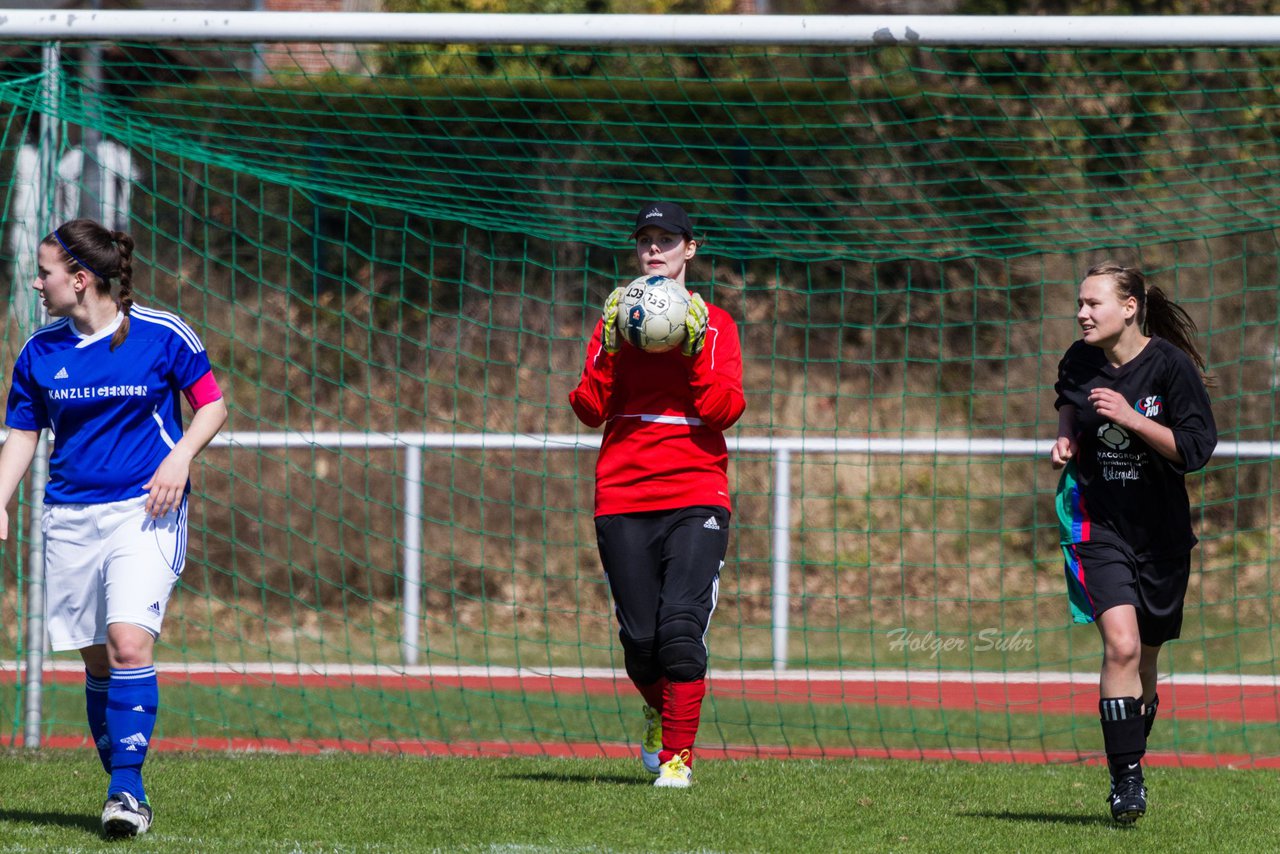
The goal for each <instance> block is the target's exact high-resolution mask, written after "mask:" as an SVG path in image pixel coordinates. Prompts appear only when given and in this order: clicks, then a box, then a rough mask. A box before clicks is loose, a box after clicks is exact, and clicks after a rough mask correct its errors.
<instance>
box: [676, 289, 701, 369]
mask: <svg viewBox="0 0 1280 854" xmlns="http://www.w3.org/2000/svg"><path fill="white" fill-rule="evenodd" d="M706 340H707V304H706V303H705V302H703V301H702V297H700V296H698V295H697V294H691V295H690V297H689V312H688V313H687V314H686V315H685V318H684V343H683V344H681V345H680V352H682V353H684V354H685V355H686V356H696V355H698V354H699V353H701V352H702V345H703V344H705V343H706Z"/></svg>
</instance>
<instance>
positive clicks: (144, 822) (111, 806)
mask: <svg viewBox="0 0 1280 854" xmlns="http://www.w3.org/2000/svg"><path fill="white" fill-rule="evenodd" d="M150 827H151V805H150V804H146V803H138V799H137V798H135V797H134V796H133V795H131V794H129V793H128V792H118V793H116V794H114V795H110V796H109V797H108V798H107V802H106V803H105V804H103V805H102V832H103V833H104V834H105V835H106V836H107V838H109V839H123V838H125V837H129V836H141V835H142V834H144V833H146V832H147V830H148V829H150Z"/></svg>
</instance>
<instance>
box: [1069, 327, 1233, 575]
mask: <svg viewBox="0 0 1280 854" xmlns="http://www.w3.org/2000/svg"><path fill="white" fill-rule="evenodd" d="M1100 387H1101V388H1110V389H1114V390H1115V391H1117V392H1119V393H1120V394H1121V395H1123V396H1124V399H1125V400H1127V401H1128V402H1129V404H1130V405H1131V406H1133V408H1134V409H1136V410H1137V411H1138V412H1141V413H1142V414H1143V415H1145V416H1146V417H1148V418H1152V419H1155V421H1156V422H1157V423H1159V424H1163V425H1164V426H1166V427H1168V428H1169V429H1170V430H1172V431H1173V438H1174V443H1175V445H1176V446H1177V449H1178V453H1179V454H1180V455H1181V456H1182V459H1183V463H1182V465H1179V464H1177V463H1175V462H1173V461H1172V460H1168V459H1165V458H1164V457H1162V456H1161V455H1160V454H1158V453H1156V451H1155V450H1153V449H1152V448H1151V446H1150V445H1148V444H1147V443H1146V442H1144V441H1143V440H1142V439H1141V438H1139V437H1138V436H1135V435H1132V434H1130V433H1129V431H1127V430H1125V429H1124V428H1122V427H1118V426H1117V425H1115V424H1112V423H1111V422H1110V421H1107V420H1106V419H1104V418H1103V417H1102V416H1100V415H1098V413H1097V412H1095V411H1094V408H1093V405H1092V404H1090V403H1089V392H1090V391H1091V390H1093V389H1095V388H1100ZM1054 390H1055V391H1056V392H1057V393H1058V398H1057V400H1056V401H1055V402H1054V406H1055V407H1056V408H1059V409H1060V408H1062V407H1063V406H1066V405H1071V406H1074V407H1075V408H1076V425H1075V426H1076V437H1075V438H1076V448H1077V452H1076V459H1075V465H1072V466H1068V467H1067V470H1066V471H1065V472H1064V473H1063V482H1062V484H1061V485H1060V486H1059V493H1060V494H1059V496H1058V505H1059V508H1060V515H1061V509H1062V508H1068V509H1069V513H1070V515H1071V516H1073V517H1074V518H1073V519H1072V520H1071V522H1072V524H1069V525H1068V524H1064V529H1063V536H1064V539H1065V540H1069V541H1071V542H1091V541H1106V540H1111V541H1115V540H1119V541H1120V542H1123V543H1126V544H1128V546H1129V548H1131V549H1132V550H1133V552H1134V554H1135V555H1137V556H1138V557H1154V556H1160V555H1171V554H1178V553H1183V552H1187V551H1190V550H1191V547H1192V546H1194V545H1195V544H1196V538H1195V534H1194V533H1192V530H1191V507H1190V502H1189V501H1188V499H1187V487H1186V483H1185V481H1184V475H1185V474H1186V473H1187V472H1189V471H1196V470H1197V469H1200V468H1203V467H1204V465H1205V463H1207V462H1208V461H1209V456H1210V455H1211V454H1212V453H1213V449H1214V447H1215V446H1216V445H1217V443H1218V430H1217V426H1216V425H1215V424H1214V420H1213V410H1212V409H1211V408H1210V406H1209V394H1208V392H1207V391H1206V390H1205V387H1204V382H1203V380H1202V379H1201V377H1200V372H1199V370H1198V369H1197V368H1196V365H1195V363H1194V362H1193V361H1192V360H1191V357H1190V356H1188V355H1187V354H1186V353H1184V352H1183V351H1182V350H1179V349H1178V348H1177V347H1176V346H1174V345H1173V344H1171V343H1169V342H1168V341H1166V340H1164V339H1163V338H1155V337H1153V338H1152V339H1151V340H1150V341H1149V342H1148V344H1147V346H1146V347H1144V348H1143V349H1142V352H1141V353H1139V354H1138V355H1137V357H1135V358H1134V359H1133V360H1131V361H1130V362H1128V363H1126V364H1124V365H1121V366H1120V367H1118V368H1116V367H1112V365H1111V364H1110V363H1109V362H1108V361H1107V357H1106V354H1105V353H1104V352H1103V351H1102V348H1100V347H1094V346H1092V345H1089V344H1086V343H1084V342H1083V341H1077V342H1076V343H1074V344H1072V345H1071V347H1070V348H1068V349H1067V352H1066V355H1064V356H1063V357H1062V361H1061V362H1060V363H1059V365H1058V382H1057V383H1056V384H1055V385H1054ZM1063 521H1064V522H1066V521H1067V520H1063Z"/></svg>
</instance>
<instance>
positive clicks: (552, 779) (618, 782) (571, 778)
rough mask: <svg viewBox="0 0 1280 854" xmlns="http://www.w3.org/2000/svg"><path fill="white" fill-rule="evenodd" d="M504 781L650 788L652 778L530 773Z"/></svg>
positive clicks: (507, 778)
mask: <svg viewBox="0 0 1280 854" xmlns="http://www.w3.org/2000/svg"><path fill="white" fill-rule="evenodd" d="M503 779H505V780H528V781H529V782H532V783H573V784H575V785H578V784H581V783H606V784H608V785H610V786H652V785H653V777H641V776H640V775H639V774H630V775H626V774H585V773H584V774H573V773H560V774H549V773H547V772H545V771H544V772H531V773H529V774H504V775H503Z"/></svg>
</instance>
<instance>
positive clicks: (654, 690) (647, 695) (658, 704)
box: [631, 676, 667, 712]
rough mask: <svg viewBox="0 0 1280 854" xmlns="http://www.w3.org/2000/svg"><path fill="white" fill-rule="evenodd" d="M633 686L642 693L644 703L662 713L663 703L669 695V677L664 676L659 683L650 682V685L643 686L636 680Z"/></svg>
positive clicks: (633, 681)
mask: <svg viewBox="0 0 1280 854" xmlns="http://www.w3.org/2000/svg"><path fill="white" fill-rule="evenodd" d="M631 684H632V685H635V686H636V690H637V691H639V692H640V696H641V697H644V701H645V702H646V703H648V704H649V705H650V706H653V708H655V709H657V710H658V711H659V712H661V711H662V702H663V700H664V699H665V695H666V693H667V677H665V676H663V677H662V678H661V679H659V680H658V681H657V682H650V683H649V684H648V685H641V684H640V683H639V682H637V681H635V680H634V679H633V680H631Z"/></svg>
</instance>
